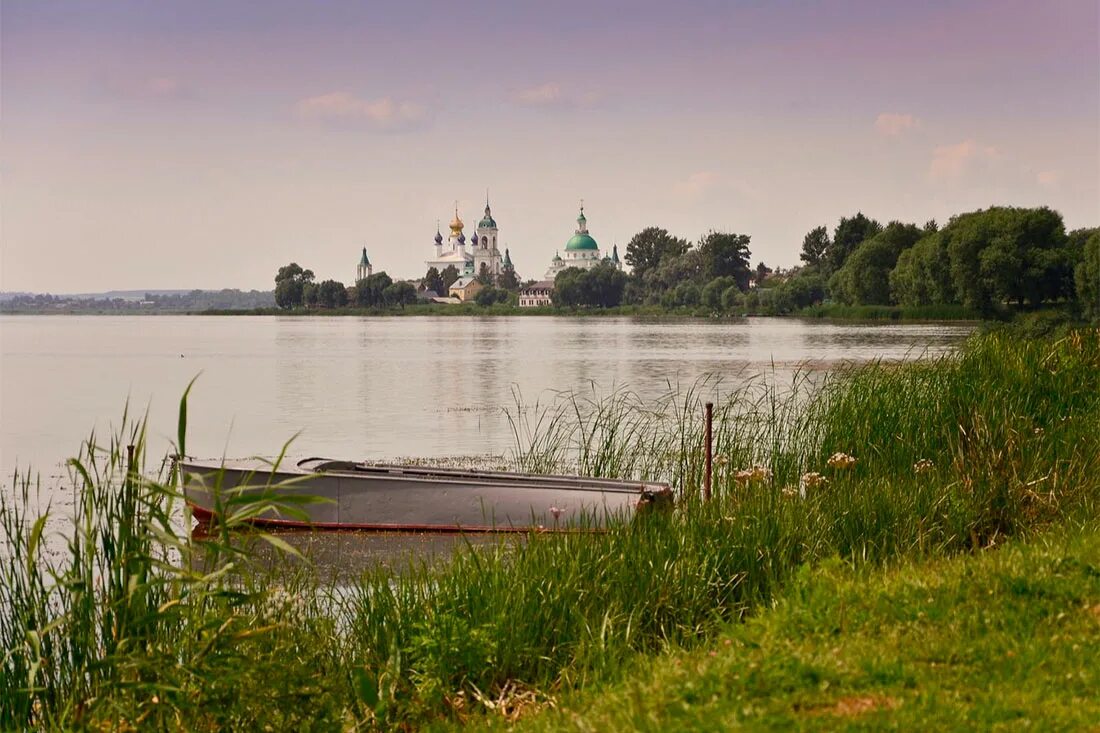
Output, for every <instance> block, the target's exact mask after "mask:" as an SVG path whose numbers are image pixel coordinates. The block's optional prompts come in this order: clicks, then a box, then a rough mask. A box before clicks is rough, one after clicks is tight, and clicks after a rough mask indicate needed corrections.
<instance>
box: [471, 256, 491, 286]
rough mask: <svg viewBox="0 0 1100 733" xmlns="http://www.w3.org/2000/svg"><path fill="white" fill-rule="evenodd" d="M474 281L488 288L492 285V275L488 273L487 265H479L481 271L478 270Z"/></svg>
mask: <svg viewBox="0 0 1100 733" xmlns="http://www.w3.org/2000/svg"><path fill="white" fill-rule="evenodd" d="M475 279H476V280H477V281H478V282H479V283H481V284H482V285H486V286H488V285H492V284H493V273H491V272H489V265H488V263H486V262H482V263H481V269H480V270H478V273H477V277H476V278H475Z"/></svg>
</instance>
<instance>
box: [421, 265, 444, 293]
mask: <svg viewBox="0 0 1100 733" xmlns="http://www.w3.org/2000/svg"><path fill="white" fill-rule="evenodd" d="M423 285H424V289H425V290H431V291H432V292H434V293H435V294H436V295H442V296H446V295H447V289H446V287H445V286H444V285H443V276H442V275H440V274H439V270H437V269H435V268H434V267H429V268H428V272H427V273H425V274H424V280H423Z"/></svg>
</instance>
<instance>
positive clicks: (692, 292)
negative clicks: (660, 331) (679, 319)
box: [661, 282, 703, 308]
mask: <svg viewBox="0 0 1100 733" xmlns="http://www.w3.org/2000/svg"><path fill="white" fill-rule="evenodd" d="M702 300H703V293H702V289H701V288H700V287H699V286H698V285H696V284H695V283H693V282H682V283H680V284H679V285H677V286H676V287H674V288H672V289H671V290H667V291H665V294H664V295H663V296H662V297H661V305H663V306H664V307H666V308H688V307H695V306H697V305H699V304H700V303H701V302H702Z"/></svg>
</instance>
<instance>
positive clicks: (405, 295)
mask: <svg viewBox="0 0 1100 733" xmlns="http://www.w3.org/2000/svg"><path fill="white" fill-rule="evenodd" d="M382 302H383V303H385V304H386V305H388V306H391V307H392V306H395V305H398V306H401V308H402V310H404V308H405V306H406V305H412V304H413V303H415V302H416V286H414V285H413V284H412V283H411V282H408V281H405V280H401V281H399V282H395V283H390V284H389V285H387V286H386V287H385V288H383V289H382Z"/></svg>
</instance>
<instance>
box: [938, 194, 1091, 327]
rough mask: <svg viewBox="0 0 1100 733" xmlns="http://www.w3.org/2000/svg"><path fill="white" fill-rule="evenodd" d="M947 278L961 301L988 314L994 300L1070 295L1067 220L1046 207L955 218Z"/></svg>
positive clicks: (951, 226) (950, 229)
mask: <svg viewBox="0 0 1100 733" xmlns="http://www.w3.org/2000/svg"><path fill="white" fill-rule="evenodd" d="M941 233H942V234H944V235H947V236H948V237H949V239H950V241H949V244H948V255H949V257H950V260H951V277H952V280H953V282H954V285H955V289H956V291H957V292H958V294H959V296H960V298H961V299H962V302H963V304H964V305H966V306H967V307H969V308H973V309H975V310H978V311H981V312H983V313H988V312H990V311H991V310H993V309H994V308H995V307H996V305H997V304H998V303H1003V302H1006V301H1008V302H1016V303H1023V302H1024V301H1029V302H1031V303H1033V304H1036V305H1038V304H1039V303H1042V302H1044V301H1047V300H1057V299H1059V298H1063V297H1067V296H1071V292H1070V283H1071V282H1072V281H1071V280H1070V277H1069V275H1068V273H1069V272H1070V271H1071V268H1072V257H1071V253H1070V251H1069V249H1068V247H1067V239H1066V233H1065V225H1064V224H1063V223H1062V217H1061V215H1060V214H1058V213H1057V212H1056V211H1052V210H1051V209H1049V208H1047V207H1045V206H1044V207H1041V208H1037V209H1023V208H1016V207H992V208H989V209H986V210H979V211H974V212H970V213H968V214H961V215H959V216H956V217H953V218H952V219H951V221H950V222H949V223H948V225H947V226H946V227H944V228H943V230H942V232H941Z"/></svg>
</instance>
